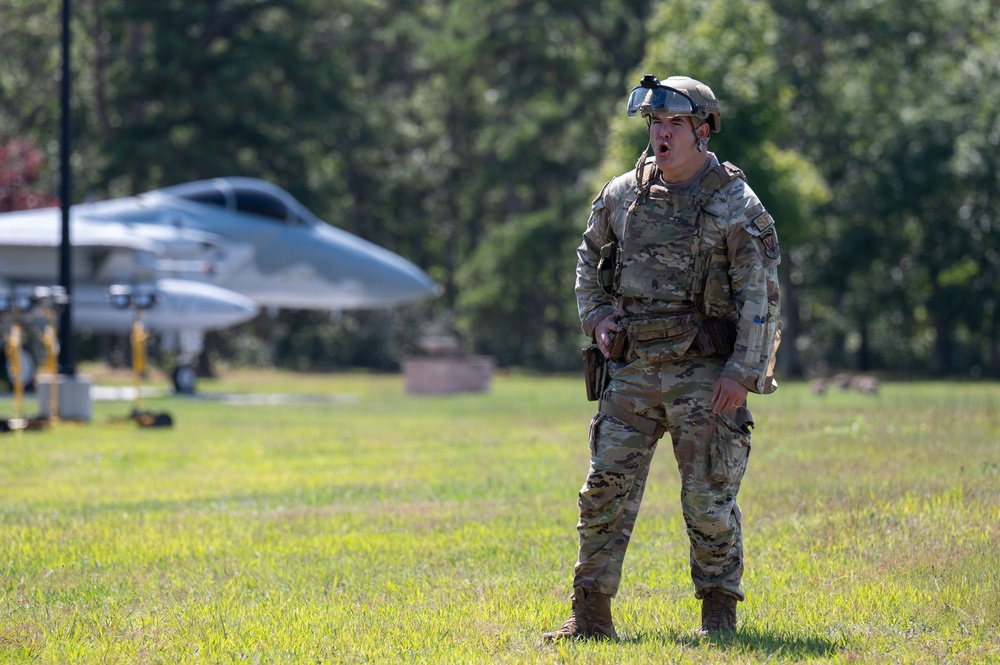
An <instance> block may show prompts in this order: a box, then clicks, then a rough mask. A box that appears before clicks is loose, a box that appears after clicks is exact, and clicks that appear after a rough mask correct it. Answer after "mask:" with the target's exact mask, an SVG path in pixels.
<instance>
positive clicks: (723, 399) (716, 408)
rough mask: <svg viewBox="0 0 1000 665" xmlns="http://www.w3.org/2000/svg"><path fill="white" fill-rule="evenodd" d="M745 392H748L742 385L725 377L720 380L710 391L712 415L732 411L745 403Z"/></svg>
mask: <svg viewBox="0 0 1000 665" xmlns="http://www.w3.org/2000/svg"><path fill="white" fill-rule="evenodd" d="M747 392H749V391H748V390H747V388H746V386H744V385H743V384H742V383H739V382H738V381H733V380H732V379H729V378H726V377H722V378H720V379H719V380H718V381H716V382H715V389H714V390H713V391H712V413H722V412H723V411H732V410H733V409H735V408H736V407H738V406H740V405H742V404H744V403H746V401H747Z"/></svg>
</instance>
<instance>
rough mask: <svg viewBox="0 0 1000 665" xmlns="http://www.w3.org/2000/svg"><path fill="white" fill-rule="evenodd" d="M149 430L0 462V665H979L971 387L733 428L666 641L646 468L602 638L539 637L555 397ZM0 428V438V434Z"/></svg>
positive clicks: (996, 613) (199, 403)
mask: <svg viewBox="0 0 1000 665" xmlns="http://www.w3.org/2000/svg"><path fill="white" fill-rule="evenodd" d="M202 389H203V391H204V392H205V393H206V394H215V395H218V394H219V393H243V394H257V393H270V392H280V393H295V394H297V395H298V396H299V398H298V401H294V400H292V401H289V403H286V404H260V403H251V404H248V405H232V404H229V403H227V402H224V401H221V400H218V399H204V398H202V399H191V398H181V397H169V398H157V399H146V400H145V401H144V406H146V407H147V408H149V409H151V410H167V411H169V412H171V414H172V415H173V417H174V419H175V421H176V426H175V427H174V428H173V429H170V430H155V429H139V428H136V427H134V426H132V425H124V424H110V423H109V418H110V417H111V416H117V415H124V414H125V413H127V412H128V410H129V409H130V407H131V405H130V404H129V403H127V402H112V403H105V402H99V403H96V404H95V405H94V408H95V418H94V422H93V424H91V425H90V426H74V425H66V426H63V427H59V428H57V429H53V430H51V431H47V432H28V433H22V434H18V435H14V434H7V435H3V437H2V438H0V661H2V662H38V663H66V662H88V663H89V662H140V663H142V662H162V663H180V662H201V663H205V662H213V663H214V662H288V663H300V662H348V663H352V662H357V663H365V662H391V663H395V662H399V663H404V662H405V663H410V662H427V663H455V662H462V663H489V662H508V663H522V662H529V663H530V662H543V663H544V662H547V663H555V662H559V663H569V662H579V663H597V662H622V663H624V662H628V663H661V662H719V663H764V662H817V663H846V662H870V663H922V662H926V663H945V662H947V663H970V664H972V663H988V662H1000V628H998V626H1000V600H998V598H1000V550H998V548H997V541H998V538H1000V386H997V385H995V384H959V383H947V384H946V383H915V384H903V383H900V384H888V385H884V386H883V387H882V390H881V391H880V393H879V394H878V395H876V396H866V395H860V394H857V393H844V392H831V393H828V394H827V395H824V396H815V395H813V394H811V393H810V392H809V390H808V387H807V386H805V385H798V384H792V383H789V384H787V385H782V388H781V390H780V391H779V392H778V393H777V394H776V395H774V396H772V397H768V398H756V399H755V400H754V401H753V402H752V403H751V408H752V409H753V411H754V414H755V416H756V421H757V424H758V426H757V429H756V431H755V434H754V451H753V454H752V456H751V468H750V471H749V473H748V477H747V481H746V483H745V484H744V489H743V491H742V493H741V505H742V507H743V509H744V513H745V530H746V549H747V554H748V567H747V574H746V589H747V593H748V599H747V602H746V603H743V604H742V605H741V606H740V630H739V632H738V634H737V635H736V636H735V637H733V638H729V639H725V640H715V641H708V640H703V639H700V638H698V637H697V636H696V635H695V629H696V628H697V615H698V605H697V602H696V601H695V600H694V599H693V597H692V594H691V588H690V580H689V578H688V572H687V543H686V538H685V536H684V529H683V521H682V519H681V516H680V511H679V505H678V492H679V487H678V482H677V478H676V471H675V469H674V465H673V459H672V455H671V454H670V451H669V446H668V443H667V442H664V443H663V444H661V451H660V453H659V454H658V455H657V458H656V459H655V460H654V466H653V470H652V473H651V480H650V484H649V487H648V489H647V493H646V499H645V501H644V505H643V514H642V516H641V517H640V520H639V524H638V525H637V528H636V534H635V538H634V540H633V546H632V549H631V550H630V552H629V556H628V559H627V561H626V574H625V579H624V585H623V589H622V592H621V593H620V594H619V597H618V598H617V599H616V602H615V606H614V612H615V616H616V620H617V623H618V629H619V633H620V634H621V636H622V638H623V639H622V641H621V642H620V643H618V644H590V643H581V644H569V645H559V646H550V647H538V646H537V640H538V635H539V633H541V632H542V631H544V630H550V629H552V628H554V627H557V626H558V625H559V624H560V623H561V621H562V620H563V619H564V618H565V615H566V612H567V609H568V602H567V596H568V594H569V591H570V589H569V584H570V581H571V574H572V565H573V561H574V559H575V555H576V532H575V528H574V525H575V522H576V505H575V503H576V492H577V490H578V489H579V487H580V485H581V483H582V481H583V477H584V475H585V473H586V468H587V463H588V458H587V455H588V453H587V446H586V433H587V426H588V421H589V418H590V416H591V415H592V412H593V405H591V404H589V403H587V402H586V401H585V399H584V397H583V390H582V386H581V385H580V383H579V381H578V380H577V379H576V378H575V377H573V378H561V377H534V376H524V375H513V376H499V377H497V378H496V379H495V381H494V385H493V389H492V391H491V392H490V393H488V394H474V395H458V396H449V397H415V396H409V395H406V394H405V391H404V389H403V382H402V379H401V378H400V377H398V376H392V375H362V374H351V375H324V376H313V375H293V374H285V373H268V372H253V373H249V372H247V373H244V372H239V373H237V372H232V373H227V374H225V375H223V376H222V377H221V378H220V379H218V380H214V381H209V382H206V383H205V384H203V386H202ZM10 409H11V404H10V400H9V399H0V413H5V414H9V412H10Z"/></svg>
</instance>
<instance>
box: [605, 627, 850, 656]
mask: <svg viewBox="0 0 1000 665" xmlns="http://www.w3.org/2000/svg"><path fill="white" fill-rule="evenodd" d="M620 641H621V642H624V643H626V644H638V645H647V646H648V645H650V644H658V643H659V644H663V645H664V646H668V645H671V646H682V647H687V648H691V649H697V648H699V647H702V646H705V645H709V644H711V645H713V646H714V647H715V648H718V649H732V650H733V651H737V652H741V653H751V652H757V653H761V654H766V655H768V656H776V655H781V656H783V657H786V658H793V659H803V658H822V657H829V656H834V655H836V654H837V653H838V652H839V651H840V650H842V649H843V648H845V646H846V645H845V644H844V643H843V641H841V640H831V639H828V638H824V637H808V636H801V635H786V634H783V633H779V632H774V631H765V630H760V629H757V628H745V629H739V630H737V631H736V633H734V634H729V635H719V636H714V637H699V636H698V635H697V634H696V633H695V632H694V631H693V630H691V631H680V630H672V629H667V630H662V631H652V632H644V633H638V634H636V635H634V636H629V637H625V638H623V639H621V640H620Z"/></svg>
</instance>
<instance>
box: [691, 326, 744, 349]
mask: <svg viewBox="0 0 1000 665" xmlns="http://www.w3.org/2000/svg"><path fill="white" fill-rule="evenodd" d="M694 343H695V346H696V347H697V348H698V351H700V352H701V353H702V354H704V355H706V356H717V355H725V356H728V355H729V354H731V353H732V352H733V349H734V348H735V347H736V323H735V322H733V321H730V320H729V319H720V318H707V319H705V320H704V321H702V322H701V325H699V326H698V334H697V335H696V336H695V339H694Z"/></svg>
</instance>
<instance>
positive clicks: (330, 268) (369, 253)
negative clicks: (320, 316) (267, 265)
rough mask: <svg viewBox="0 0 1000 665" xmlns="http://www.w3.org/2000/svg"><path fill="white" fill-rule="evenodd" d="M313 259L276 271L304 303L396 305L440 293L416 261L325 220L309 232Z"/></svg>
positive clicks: (346, 306)
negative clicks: (331, 224) (325, 222)
mask: <svg viewBox="0 0 1000 665" xmlns="http://www.w3.org/2000/svg"><path fill="white" fill-rule="evenodd" d="M307 242H308V248H305V249H307V251H308V254H309V255H310V257H311V258H310V260H309V261H308V262H292V263H291V264H290V265H286V266H283V267H282V268H280V269H279V270H278V271H277V272H278V274H279V276H280V278H281V280H282V281H283V282H284V283H285V284H286V285H287V286H289V287H293V285H294V290H295V291H296V292H297V293H298V294H299V298H300V306H303V307H315V308H328V309H352V308H379V307H392V306H394V305H399V304H402V303H405V302H411V301H414V300H419V299H422V298H427V297H430V296H433V295H436V294H438V293H439V292H440V287H438V285H437V284H436V283H435V282H434V280H432V279H431V278H430V276H428V275H427V273H425V272H424V271H423V270H421V269H420V268H418V267H417V266H416V265H414V264H413V263H412V262H410V261H408V260H407V259H404V258H403V257H401V256H399V255H398V254H395V253H393V252H391V251H389V250H387V249H385V248H383V247H379V246H378V245H375V244H373V243H370V242H368V241H367V240H363V239H361V238H359V237H357V236H355V235H352V234H350V233H347V232H346V231H343V230H341V229H338V228H335V227H332V226H328V225H321V226H318V227H316V228H315V229H313V233H312V234H311V235H310V237H309V238H308V241H307Z"/></svg>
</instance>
